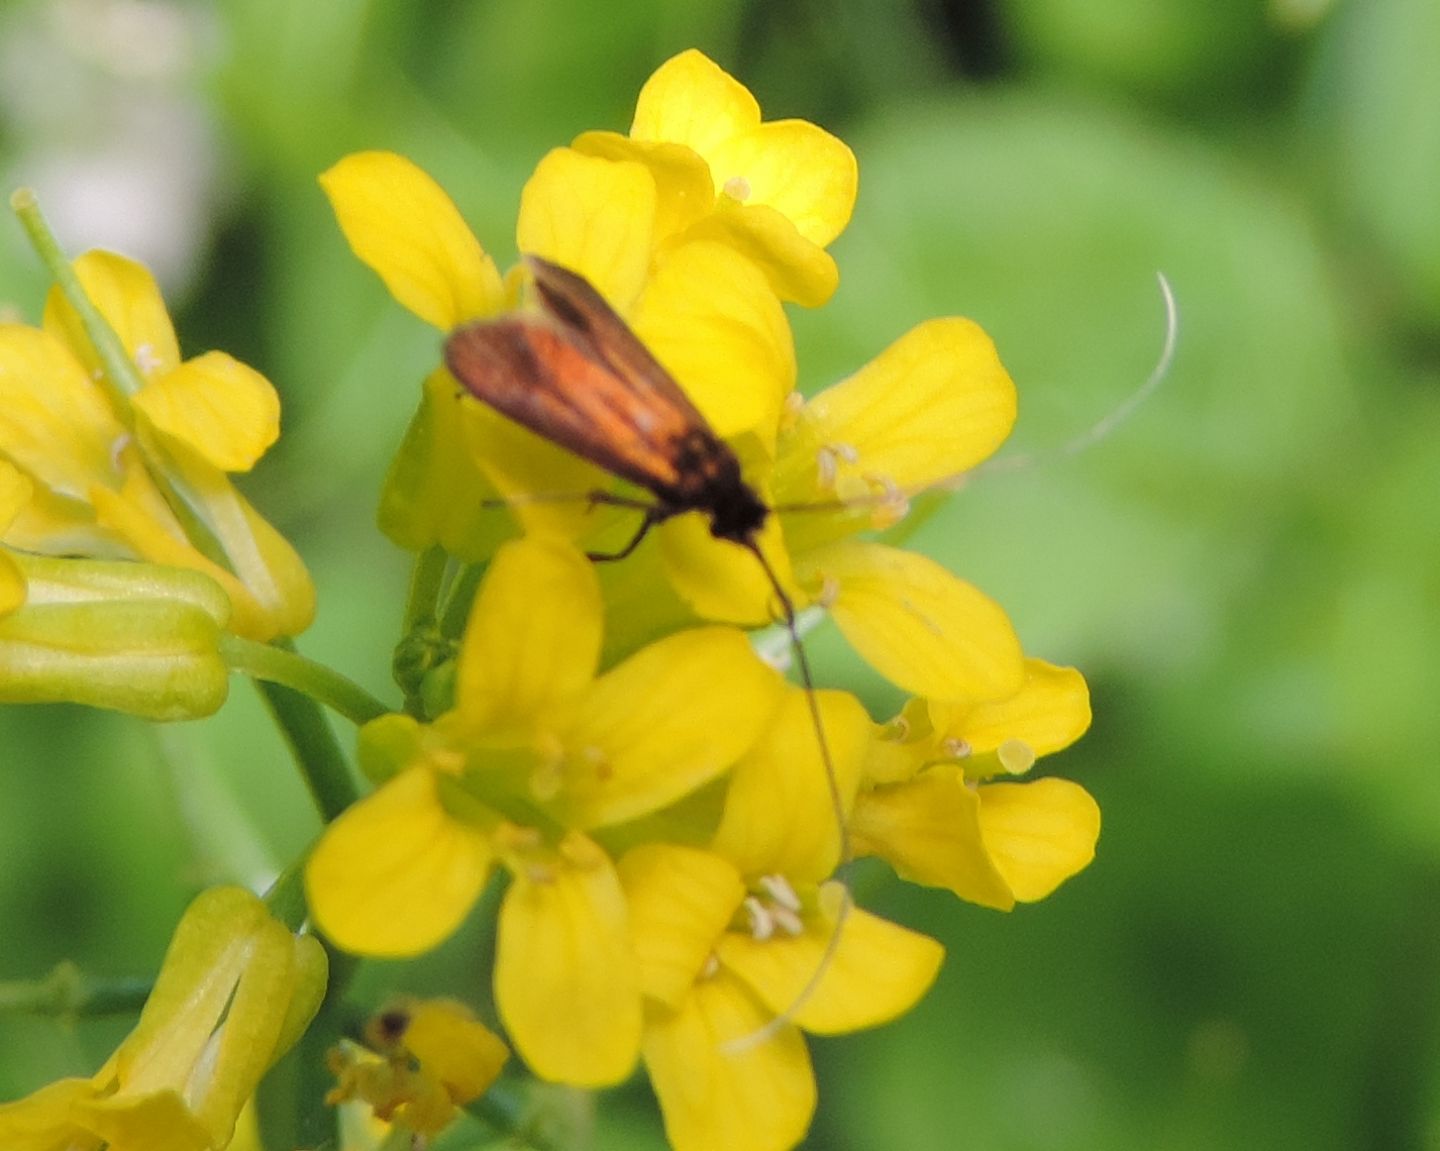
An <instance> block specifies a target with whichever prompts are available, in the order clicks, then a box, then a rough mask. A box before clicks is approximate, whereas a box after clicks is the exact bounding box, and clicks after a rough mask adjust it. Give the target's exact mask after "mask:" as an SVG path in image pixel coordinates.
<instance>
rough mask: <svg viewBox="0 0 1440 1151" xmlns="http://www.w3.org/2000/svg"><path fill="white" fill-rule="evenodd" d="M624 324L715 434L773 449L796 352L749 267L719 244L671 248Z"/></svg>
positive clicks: (770, 296) (776, 305)
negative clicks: (748, 435)
mask: <svg viewBox="0 0 1440 1151" xmlns="http://www.w3.org/2000/svg"><path fill="white" fill-rule="evenodd" d="M630 326H631V327H632V328H634V329H635V333H636V335H638V336H639V337H640V338H641V340H643V341H644V343H645V345H646V346H647V347H648V348H649V349H650V351H651V352H653V353H654V355H655V358H656V359H657V360H659V361H660V363H661V364H663V365H664V366H665V368H666V369H667V370H668V371H669V372H670V374H671V375H673V376H674V377H675V379H676V380H677V381H678V382H679V384H680V386H681V387H682V388H683V389H684V391H685V394H686V395H687V396H688V397H689V398H690V400H691V402H693V403H694V404H695V406H696V407H697V408H699V409H700V414H701V415H703V416H704V417H705V419H706V422H708V423H709V424H710V426H711V428H713V429H714V431H715V433H716V434H717V435H719V436H721V437H726V438H728V437H730V436H734V435H738V434H739V433H741V432H745V431H750V432H754V433H755V434H756V435H757V436H758V438H759V439H760V441H761V443H763V444H765V445H766V446H767V448H773V445H774V442H775V434H776V430H777V427H778V425H779V420H780V410H781V407H782V405H783V404H784V402H785V397H786V396H788V395H789V394H790V393H791V391H792V390H794V387H795V348H794V344H793V342H792V340H791V338H790V325H789V324H788V323H787V322H786V320H785V313H784V311H783V309H782V308H781V307H780V301H779V300H778V299H777V298H776V296H775V295H774V293H773V292H772V291H771V290H770V287H769V285H768V284H767V283H766V282H765V277H764V276H763V275H762V274H761V273H760V271H759V270H758V269H757V268H756V267H755V265H754V264H753V263H751V262H750V261H749V260H747V259H745V258H744V257H743V256H741V255H739V254H738V253H737V252H735V251H734V250H733V249H732V248H729V247H727V246H725V245H723V244H715V243H696V244H683V245H681V246H680V247H678V248H675V249H673V250H671V251H670V252H669V253H667V255H666V257H665V259H664V261H663V262H662V263H661V264H660V266H659V267H658V269H657V270H656V272H655V275H654V276H653V277H652V278H651V279H650V282H649V283H648V284H647V285H646V286H645V292H644V295H643V296H641V298H640V300H639V302H638V303H637V304H636V306H635V309H634V311H633V313H632V314H631V316H630Z"/></svg>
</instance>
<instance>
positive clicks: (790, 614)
mask: <svg viewBox="0 0 1440 1151" xmlns="http://www.w3.org/2000/svg"><path fill="white" fill-rule="evenodd" d="M743 544H744V546H745V547H746V548H748V549H749V551H750V553H751V554H752V555H753V556H754V557H755V558H756V560H757V561H759V564H760V567H761V569H762V570H763V571H764V572H765V577H766V579H768V580H769V581H770V588H771V590H772V591H773V592H774V593H775V598H776V600H778V601H779V603H780V614H781V617H782V622H783V623H784V624H785V630H786V632H787V633H789V636H790V649H791V651H792V652H793V653H794V655H795V666H796V667H797V668H798V669H799V671H800V683H801V686H802V688H803V689H804V691H805V702H806V705H807V707H808V709H809V711H810V722H811V725H812V726H813V727H814V729H815V741H816V742H817V743H818V744H819V745H820V759H821V762H822V763H823V764H824V765H825V785H826V787H827V789H828V790H829V792H830V808H831V811H832V813H833V814H834V816H835V828H836V830H837V831H838V832H839V838H840V863H841V864H842V865H843V864H846V863H849V862H850V861H851V859H853V858H854V855H853V853H852V850H851V845H850V828H849V826H848V824H847V821H846V819H845V797H844V796H843V795H842V794H841V792H840V779H839V777H838V776H837V775H836V774H835V761H834V760H833V759H832V758H831V756H830V744H829V741H828V740H826V738H825V724H824V721H823V720H822V719H821V716H820V702H819V700H818V699H817V698H816V696H815V677H814V676H813V675H812V674H811V672H810V657H809V656H808V655H807V654H806V652H805V644H804V642H803V641H802V640H801V638H800V628H799V625H798V623H797V616H796V612H795V603H794V601H793V600H792V599H791V598H790V596H789V593H787V592H786V591H785V588H784V586H783V585H782V584H781V583H780V577H779V576H777V575H776V574H775V569H774V568H773V567H771V566H770V561H769V560H767V559H766V558H765V554H764V553H763V552H762V551H761V550H760V545H759V544H758V543H756V542H755V540H753V539H747V540H744V541H743ZM836 882H837V883H839V885H840V890H841V892H842V895H841V901H840V906H839V909H838V910H837V911H836V914H835V925H834V927H833V928H832V929H831V931H830V938H829V939H827V940H826V941H825V950H824V951H823V952H822V953H821V955H820V962H819V963H817V964H816V965H815V970H814V971H813V972H812V973H811V975H810V978H809V979H807V980H806V981H805V986H804V987H802V988H801V989H800V990H799V992H798V993H797V994H796V996H795V998H794V999H793V1000H791V1001H790V1004H789V1006H787V1007H786V1008H785V1010H784V1011H782V1012H780V1013H779V1014H778V1015H775V1016H773V1017H772V1018H771V1019H770V1020H768V1021H767V1022H766V1023H765V1025H764V1026H763V1027H759V1028H756V1030H754V1031H752V1032H750V1033H749V1034H748V1035H742V1036H740V1037H739V1038H736V1039H730V1040H727V1041H726V1042H724V1043H722V1044H721V1045H720V1050H721V1051H722V1052H724V1053H725V1054H726V1055H743V1054H744V1053H745V1052H747V1051H753V1050H754V1049H755V1048H756V1047H759V1046H760V1045H761V1044H762V1043H768V1042H769V1041H770V1040H771V1039H773V1038H774V1037H775V1036H776V1035H778V1034H779V1033H780V1032H781V1030H782V1029H783V1028H785V1027H788V1026H789V1025H790V1024H792V1023H793V1022H794V1021H795V1016H796V1015H797V1014H798V1013H799V1011H800V1009H801V1008H803V1007H804V1006H805V1004H807V1003H808V1002H810V1000H811V998H812V997H813V996H814V994H815V992H816V991H817V990H818V989H819V987H820V984H821V982H822V981H823V980H824V978H825V976H826V974H827V973H828V972H829V970H830V964H831V963H832V962H833V960H834V959H835V955H836V952H837V951H838V950H839V948H840V936H841V933H842V932H843V931H844V930H845V921H846V920H847V919H848V918H849V916H850V908H851V907H852V906H853V905H854V900H853V899H852V898H851V896H850V889H849V887H847V886H846V885H845V883H844V882H843V881H840V880H837V881H836Z"/></svg>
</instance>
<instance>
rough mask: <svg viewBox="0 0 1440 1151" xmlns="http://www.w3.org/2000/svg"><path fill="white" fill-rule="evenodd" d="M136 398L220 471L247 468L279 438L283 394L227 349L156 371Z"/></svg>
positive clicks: (155, 422)
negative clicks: (230, 354)
mask: <svg viewBox="0 0 1440 1151" xmlns="http://www.w3.org/2000/svg"><path fill="white" fill-rule="evenodd" d="M133 403H134V405H135V407H136V408H137V409H139V410H140V411H142V412H144V413H145V416H146V418H147V419H148V420H149V421H150V423H151V425H152V426H153V427H155V428H157V429H158V430H159V431H161V432H164V433H165V434H166V435H167V436H171V437H172V438H174V439H177V440H179V441H180V442H181V443H182V444H184V445H185V446H186V447H188V448H190V449H191V450H192V451H195V452H198V453H199V454H200V455H201V456H203V457H204V458H205V459H206V460H208V461H209V462H210V463H212V464H213V465H214V466H215V467H217V468H219V469H220V470H221V471H226V472H246V471H249V470H250V469H251V468H252V467H254V466H255V462H256V461H257V460H259V458H260V457H261V456H263V455H264V454H265V452H266V450H267V449H268V448H269V447H270V445H271V444H273V443H274V442H275V441H276V440H277V439H279V438H280V397H279V396H277V395H276V394H275V389H274V388H273V387H271V386H270V381H269V380H267V379H266V378H265V377H264V376H262V375H261V374H260V373H259V372H257V371H255V369H254V368H250V367H247V366H246V365H245V364H242V363H241V362H240V361H239V360H236V359H233V358H231V357H230V356H227V355H226V354H225V353H224V352H207V353H205V355H203V356H196V357H195V358H194V359H193V360H186V361H185V363H183V364H181V365H180V366H179V367H178V368H176V369H175V370H174V371H172V372H166V373H165V374H164V375H157V376H154V377H152V379H151V381H150V382H149V383H148V384H146V385H145V387H144V389H143V390H142V391H141V392H140V394H139V395H137V396H136V397H135V398H134V401H133Z"/></svg>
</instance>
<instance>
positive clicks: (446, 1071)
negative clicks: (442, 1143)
mask: <svg viewBox="0 0 1440 1151" xmlns="http://www.w3.org/2000/svg"><path fill="white" fill-rule="evenodd" d="M365 1040H366V1043H367V1044H368V1045H369V1047H370V1048H371V1051H366V1050H365V1049H364V1048H359V1047H356V1046H355V1045H354V1044H347V1045H344V1046H342V1047H338V1048H336V1049H335V1050H333V1051H332V1052H331V1053H330V1066H331V1070H332V1071H333V1072H334V1073H335V1075H336V1077H337V1085H336V1087H335V1089H334V1090H333V1091H331V1092H330V1094H329V1095H328V1096H326V1102H327V1103H332V1104H338V1103H343V1102H346V1101H348V1100H361V1101H363V1102H365V1103H367V1104H369V1106H370V1108H371V1110H372V1111H373V1113H374V1115H375V1117H376V1118H377V1119H380V1120H382V1121H384V1122H386V1123H395V1124H399V1125H403V1126H404V1127H405V1128H407V1129H408V1130H410V1131H412V1132H415V1133H416V1134H419V1135H437V1134H439V1133H440V1132H441V1131H443V1130H444V1129H445V1128H446V1127H448V1126H449V1125H450V1123H451V1121H452V1120H453V1119H454V1118H455V1116H456V1114H457V1113H458V1111H459V1109H460V1108H461V1107H463V1106H464V1105H465V1104H466V1103H469V1102H470V1101H471V1100H473V1099H478V1098H479V1097H480V1096H481V1095H483V1094H484V1093H485V1092H486V1091H487V1090H488V1089H489V1087H490V1085H491V1084H492V1083H494V1082H495V1080H496V1078H497V1077H498V1076H499V1074H500V1069H501V1068H502V1067H503V1066H504V1065H505V1060H506V1059H507V1058H508V1057H509V1052H508V1051H507V1050H506V1048H505V1044H504V1043H502V1042H501V1041H500V1038H499V1037H498V1036H497V1035H496V1034H495V1033H494V1032H493V1031H491V1030H490V1029H489V1028H488V1027H486V1026H485V1025H484V1024H483V1023H480V1022H479V1021H477V1020H476V1019H475V1017H474V1015H473V1014H472V1012H471V1011H470V1009H469V1008H468V1007H466V1006H465V1005H464V1004H462V1003H456V1002H455V1001H453V1000H448V999H426V1000H414V999H405V1000H400V1001H397V1002H395V1003H393V1004H391V1005H390V1006H389V1007H387V1008H386V1009H385V1010H384V1011H382V1012H380V1013H379V1014H378V1015H376V1016H375V1017H374V1018H372V1019H371V1020H370V1022H369V1024H368V1025H367V1026H366V1029H365ZM372 1052H378V1054H372Z"/></svg>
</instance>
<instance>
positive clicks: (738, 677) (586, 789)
mask: <svg viewBox="0 0 1440 1151" xmlns="http://www.w3.org/2000/svg"><path fill="white" fill-rule="evenodd" d="M780 691H781V681H780V678H779V676H777V675H776V674H775V672H774V671H773V670H771V669H770V668H769V667H767V666H766V665H765V664H764V663H762V662H761V661H760V659H759V657H758V656H756V654H755V652H754V651H753V650H752V649H751V647H750V644H749V641H747V640H746V638H745V636H744V635H743V634H742V633H741V632H739V631H736V630H734V629H733V628H722V627H709V628H695V629H692V630H690V631H684V632H680V633H679V634H677V635H672V636H669V637H667V638H666V639H663V640H660V641H659V642H658V643H653V644H651V645H650V646H649V647H646V648H644V649H642V650H641V651H640V652H638V653H637V654H636V655H633V656H631V657H630V658H629V659H628V660H626V661H625V662H624V663H622V664H621V665H620V666H619V667H617V668H615V669H613V670H612V671H609V672H607V673H606V674H605V675H603V676H602V677H601V678H600V679H599V680H597V681H596V682H595V685H594V686H593V687H592V688H591V689H590V690H589V691H588V692H586V694H585V696H584V697H583V699H582V700H581V701H580V704H579V706H578V708H577V711H576V713H575V717H574V720H573V722H572V723H571V725H570V726H569V728H568V730H567V731H565V732H564V734H563V739H564V742H565V746H566V750H567V753H568V756H567V761H568V762H567V766H566V778H565V785H564V791H563V794H562V796H561V799H560V801H559V802H560V804H561V805H562V806H563V809H564V811H565V812H566V820H567V822H569V823H570V824H572V825H574V826H580V827H598V826H604V825H606V824H612V823H620V822H622V821H624V820H627V819H634V818H636V817H637V816H641V815H644V814H646V813H648V812H651V811H655V810H658V809H659V808H661V807H664V806H666V805H667V804H669V803H672V802H674V801H675V800H677V799H679V798H680V797H681V796H684V795H688V794H689V793H690V792H691V791H694V790H695V789H696V788H697V787H699V786H701V785H702V784H704V783H708V782H709V781H710V780H712V779H714V778H716V777H717V776H718V775H720V774H721V773H723V772H724V771H725V770H727V769H728V768H729V767H730V765H731V764H733V763H734V762H735V761H736V760H737V759H739V758H740V756H741V755H742V754H744V752H745V750H746V749H747V748H748V747H749V746H750V745H751V744H752V743H753V742H754V741H755V739H756V737H758V736H759V734H760V732H761V731H762V730H763V729H764V726H765V724H766V722H767V721H768V720H769V718H770V715H771V713H772V711H773V710H774V707H775V705H776V703H777V702H778V699H779V694H780Z"/></svg>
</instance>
